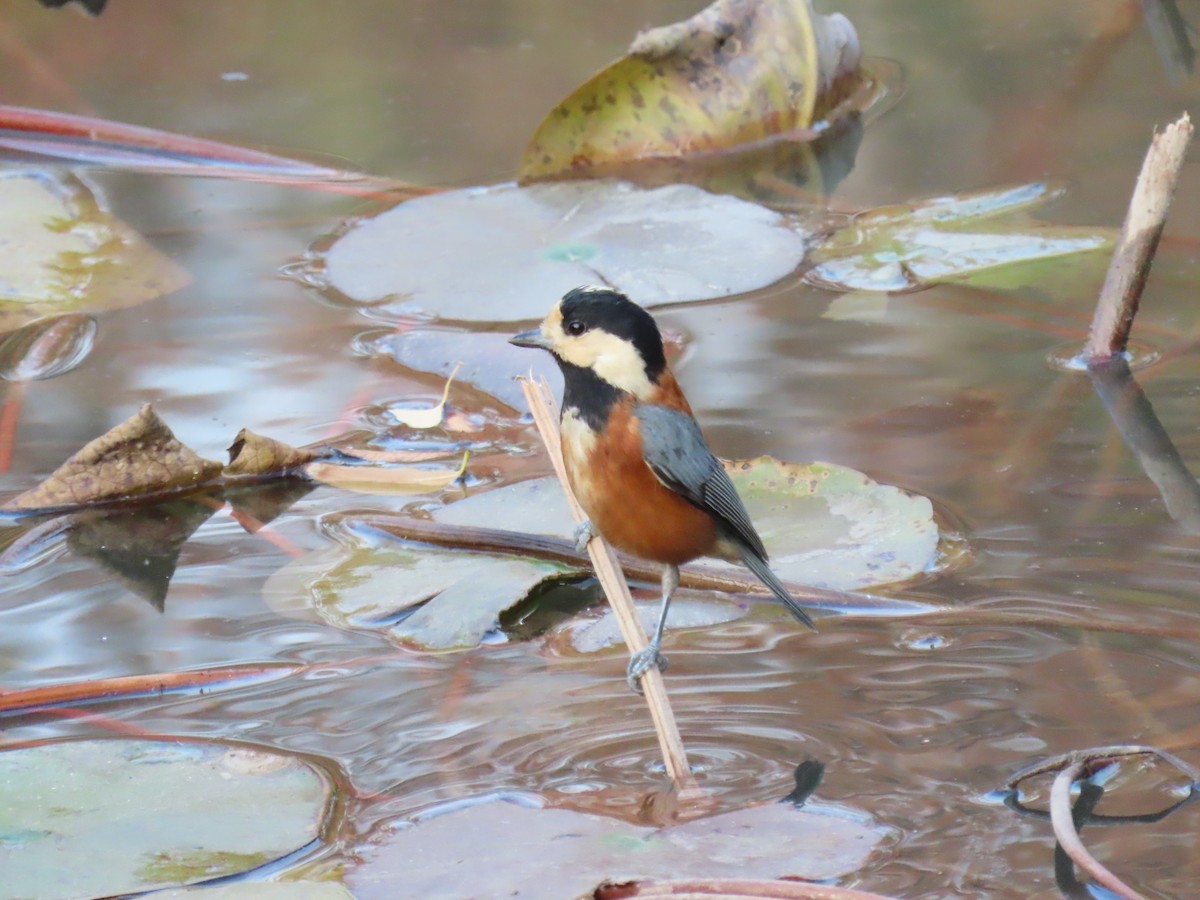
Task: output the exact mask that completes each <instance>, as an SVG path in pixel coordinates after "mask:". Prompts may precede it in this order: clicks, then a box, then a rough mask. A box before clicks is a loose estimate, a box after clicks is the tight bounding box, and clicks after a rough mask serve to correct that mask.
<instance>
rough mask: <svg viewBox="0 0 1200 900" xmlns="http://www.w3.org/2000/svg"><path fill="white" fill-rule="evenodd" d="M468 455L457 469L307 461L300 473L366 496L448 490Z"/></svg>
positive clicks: (461, 474)
mask: <svg viewBox="0 0 1200 900" xmlns="http://www.w3.org/2000/svg"><path fill="white" fill-rule="evenodd" d="M469 459H470V454H469V453H464V454H463V458H462V463H461V464H460V465H459V467H458V468H457V469H446V468H439V467H436V466H418V465H411V466H354V465H341V464H339V463H331V462H311V463H309V464H308V465H306V466H305V467H304V474H305V475H307V476H308V477H309V478H312V479H313V480H315V481H320V482H323V483H325V484H330V485H333V486H334V487H340V488H346V489H347V490H351V491H364V492H366V493H370V494H412V493H423V492H426V491H436V490H439V489H441V488H444V487H448V486H449V485H451V484H454V482H456V481H458V480H459V479H460V478H462V477H463V473H464V472H466V471H467V461H468V460H469Z"/></svg>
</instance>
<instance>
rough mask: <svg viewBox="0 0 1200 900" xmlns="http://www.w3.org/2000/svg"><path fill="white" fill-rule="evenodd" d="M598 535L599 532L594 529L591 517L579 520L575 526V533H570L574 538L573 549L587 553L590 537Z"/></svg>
mask: <svg viewBox="0 0 1200 900" xmlns="http://www.w3.org/2000/svg"><path fill="white" fill-rule="evenodd" d="M599 536H600V532H598V531H597V530H596V526H595V525H593V524H592V520H591V519H588V520H587V521H585V522H580V523H579V524H578V525H577V526H575V534H574V535H572V537H574V538H575V549H576V550H577V551H578V552H580V553H587V545H588V544H589V543H591V540H592V538H594V537H599Z"/></svg>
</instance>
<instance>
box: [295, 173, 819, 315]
mask: <svg viewBox="0 0 1200 900" xmlns="http://www.w3.org/2000/svg"><path fill="white" fill-rule="evenodd" d="M807 245H808V239H807V237H805V236H804V235H803V234H802V233H801V232H800V231H799V230H797V229H796V228H794V227H793V226H792V225H791V224H790V223H789V220H787V219H786V218H785V217H784V216H781V215H779V214H778V213H775V212H772V211H771V210H769V209H767V208H765V207H762V206H759V205H757V204H755V203H749V202H747V201H744V200H738V199H736V198H734V197H728V196H721V195H717V194H710V193H708V192H707V191H704V190H701V189H700V188H697V187H692V186H690V185H671V186H667V187H660V188H654V189H652V190H644V189H641V188H637V187H634V186H633V185H631V184H627V183H625V182H620V181H586V182H564V183H556V184H539V185H532V186H529V187H517V186H515V185H512V184H505V185H498V186H496V187H486V188H471V189H468V190H461V191H450V192H447V193H443V194H435V195H432V196H429V197H419V198H417V199H415V200H410V201H408V202H407V203H403V204H401V205H399V206H397V207H394V208H392V209H390V210H388V211H387V212H384V213H382V214H381V215H378V216H376V217H374V218H372V219H367V220H365V221H363V222H361V223H359V224H357V225H355V226H354V227H352V228H351V229H350V230H349V231H347V232H346V233H345V234H343V235H342V236H341V237H340V238H339V239H338V240H337V241H336V243H334V244H333V246H332V247H331V248H330V249H329V250H328V251H326V253H325V259H324V267H323V270H322V271H321V272H318V273H315V274H316V277H318V278H320V279H324V281H325V283H326V284H327V286H328V287H330V288H332V289H334V290H335V291H337V292H339V293H340V294H341V295H343V296H345V297H349V298H350V299H351V300H353V301H355V302H358V303H362V304H370V305H371V306H372V314H373V315H379V313H380V309H381V306H380V304H385V305H384V306H383V308H384V309H386V310H388V311H390V312H392V313H394V314H397V315H408V314H411V313H415V312H424V313H428V314H431V315H434V316H438V317H440V318H443V319H456V320H482V321H495V322H511V321H525V320H530V319H540V318H541V317H542V316H543V315H545V313H546V310H547V309H549V308H550V306H551V305H552V304H553V303H554V301H555V300H557V299H558V298H559V297H561V296H562V295H563V294H564V293H566V292H567V291H569V290H571V289H572V288H575V287H578V286H579V285H581V284H596V283H605V284H609V285H611V286H613V287H615V288H617V289H618V290H621V291H623V292H624V293H626V294H628V295H629V296H631V297H635V298H637V300H638V302H639V303H641V304H643V305H644V306H656V305H661V304H664V303H678V302H680V301H686V300H708V299H712V298H716V297H725V296H729V295H731V294H741V293H745V292H747V291H752V290H756V289H758V288H761V287H765V286H767V285H769V284H771V283H773V282H775V281H778V280H779V279H781V278H783V277H784V276H786V275H788V274H790V273H791V272H793V271H794V270H795V269H796V268H797V266H799V264H800V262H801V261H802V260H803V258H804V254H805V250H806V248H807Z"/></svg>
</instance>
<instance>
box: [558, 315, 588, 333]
mask: <svg viewBox="0 0 1200 900" xmlns="http://www.w3.org/2000/svg"><path fill="white" fill-rule="evenodd" d="M563 331H565V332H566V333H567V334H569V335H570V336H571V337H579V335H581V334H583V333H584V332H585V331H587V326H586V325H584V324H583V322H582V321H581V320H579V319H572V320H571V321H570V322H568V323H567V324H566V325H564V326H563Z"/></svg>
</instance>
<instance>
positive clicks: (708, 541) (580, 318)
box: [509, 287, 813, 690]
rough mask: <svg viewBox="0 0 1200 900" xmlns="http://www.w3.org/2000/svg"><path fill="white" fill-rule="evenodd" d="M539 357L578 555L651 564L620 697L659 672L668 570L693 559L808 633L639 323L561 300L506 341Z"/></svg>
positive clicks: (627, 314) (647, 328)
mask: <svg viewBox="0 0 1200 900" xmlns="http://www.w3.org/2000/svg"><path fill="white" fill-rule="evenodd" d="M509 342H510V343H513V344H516V345H517V346H518V347H536V348H539V349H542V350H548V351H550V353H551V354H552V355H553V356H554V359H555V361H556V362H557V363H558V366H559V368H560V369H562V373H563V380H564V382H565V389H564V392H563V402H562V421H561V431H562V451H563V459H564V461H565V463H566V469H567V478H568V480H569V481H570V483H571V489H572V490H573V491H574V492H575V496H576V497H577V498H578V500H579V503H580V505H581V506H582V507H583V509H584V511H585V512H586V513H587V514H588V518H589V521H587V522H585V523H584V524H583V525H581V526H580V527H579V529H578V530H577V531H576V544H577V546H578V547H579V549H580V550H581V551H582V550H583V549H584V548H585V547H586V546H587V543H588V541H590V540H591V538H592V537H593V536H595V535H596V534H599V535H601V536H603V537H604V538H605V539H607V540H608V541H609V543H611V544H612V545H613V546H614V547H616V548H618V549H619V550H624V551H625V552H627V553H630V554H632V555H634V556H637V557H640V558H642V559H648V560H651V561H653V562H658V563H662V565H663V575H662V607H661V609H660V611H659V615H658V624H657V626H656V627H655V629H654V634H653V636H652V637H651V639H650V644H649V646H648V647H646V649H645V650H642V651H641V652H639V653H635V654H634V656H633V658H632V659H631V660H630V661H629V669H628V672H627V675H628V678H629V683H630V686H631V687H633V688H634V689H635V690H640V687H639V686H638V681H639V680H640V678H641V677H642V675H643V674H645V673H646V672H647V671H649V670H650V669H651V668H653V667H655V666H657V667H658V668H660V669H665V668H666V662H667V660H666V658H665V657H664V656H663V655H662V636H663V628H664V626H665V625H666V621H667V609H668V608H669V607H670V604H671V595H672V594H673V593H674V591H675V588H676V587H678V585H679V566H681V565H682V564H683V563H686V562H690V561H691V560H693V559H696V558H697V557H699V556H717V557H720V558H722V559H728V560H732V561H734V562H741V563H743V564H744V565H745V566H746V567H747V568H749V569H750V571H752V572H753V573H754V574H755V575H756V576H758V578H759V580H761V581H762V583H763V584H765V585H766V586H767V587H768V588H770V590H771V593H773V594H774V595H775V596H776V597H778V598H779V599H780V600H781V601H783V603H784V605H785V606H787V608H788V609H789V610H790V611H791V613H792V615H794V616H795V617H796V618H797V619H799V620H800V621H801V622H803V623H804V624H805V625H807V626H808V627H809V628H813V623H812V620H811V619H810V618H809V617H808V615H807V614H806V613H805V612H804V610H803V609H801V608H800V605H799V604H798V603H797V602H796V600H795V598H794V597H792V595H791V594H790V593H789V592H788V590H787V588H786V587H784V585H783V582H781V581H780V580H779V578H778V577H777V576H776V575H775V573H774V572H772V571H771V569H770V567H769V566H768V565H767V552H766V550H765V549H764V548H763V543H762V539H761V538H760V537H759V536H758V533H757V532H756V531H755V530H754V526H753V525H752V524H750V516H749V515H748V514H747V513H746V507H745V505H744V504H743V503H742V499H741V498H740V497H739V496H738V493H737V490H736V489H735V488H734V486H733V482H731V481H730V480H729V476H728V475H727V474H726V473H725V469H724V468H723V467H722V465H721V463H720V461H719V460H717V458H716V457H715V456H713V453H712V451H711V450H709V448H708V443H707V442H706V441H705V440H704V435H703V434H701V432H700V426H699V425H698V424H697V422H696V419H695V417H694V416H693V415H692V408H691V407H690V406H689V405H688V402H687V399H686V398H685V397H684V396H683V391H682V390H680V388H679V383H678V382H677V381H676V380H675V376H674V375H673V374H671V370H670V369H669V368H667V360H666V356H665V355H664V353H663V342H662V336H661V335H660V334H659V331H658V325H657V324H656V323H655V321H654V319H653V317H652V316H651V315H650V313H648V312H646V311H645V310H644V309H642V308H641V307H640V306H638V305H637V304H636V303H634V302H633V301H632V300H630V299H629V298H628V297H626V296H625V295H624V294H621V293H619V292H618V291H614V290H612V289H610V288H606V287H580V288H576V289H575V290H573V291H570V292H569V293H567V294H566V295H565V296H564V297H563V298H562V300H560V301H559V302H558V303H557V304H555V306H554V308H553V309H551V310H550V313H549V314H548V315H547V316H546V318H545V320H544V321H543V322H542V324H541V327H540V328H535V329H533V330H532V331H525V332H522V333H521V334H518V335H515V336H513V337H512V338H510V339H509Z"/></svg>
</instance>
